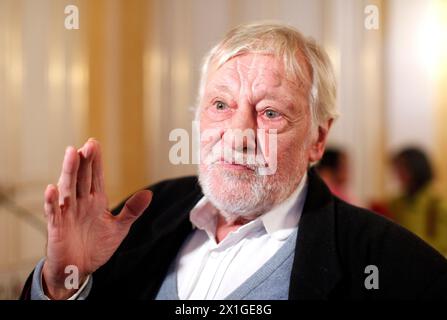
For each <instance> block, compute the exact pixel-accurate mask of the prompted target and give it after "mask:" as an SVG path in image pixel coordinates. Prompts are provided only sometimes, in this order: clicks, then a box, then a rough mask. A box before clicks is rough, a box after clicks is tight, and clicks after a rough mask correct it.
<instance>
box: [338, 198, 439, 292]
mask: <svg viewBox="0 0 447 320" xmlns="http://www.w3.org/2000/svg"><path fill="white" fill-rule="evenodd" d="M334 211H335V219H336V230H337V231H336V237H337V243H338V250H339V255H340V260H341V264H342V265H343V266H344V268H345V271H347V272H349V273H351V274H352V275H353V276H354V277H359V280H360V279H365V276H366V274H365V268H366V267H367V266H369V265H372V266H375V267H377V270H378V272H379V274H380V280H381V281H380V283H381V288H380V293H381V294H380V296H381V297H390V298H395V297H400V298H424V297H425V298H429V297H438V298H439V297H440V296H443V297H446V296H447V291H446V290H447V260H446V259H445V258H444V257H443V256H442V255H441V254H440V253H439V252H437V251H436V250H435V249H433V248H432V247H431V246H429V245H428V244H427V243H425V242H424V241H423V240H422V239H420V238H419V237H417V236H416V235H415V234H413V233H412V232H410V231H409V230H407V229H405V228H403V227H401V226H399V225H397V224H396V223H394V222H393V221H391V220H389V219H387V218H385V217H383V216H380V215H379V214H376V213H374V212H372V211H369V210H366V209H362V208H359V207H355V206H353V205H350V204H348V203H346V202H344V201H342V200H340V199H338V198H335V200H334ZM409 279H411V280H409Z"/></svg>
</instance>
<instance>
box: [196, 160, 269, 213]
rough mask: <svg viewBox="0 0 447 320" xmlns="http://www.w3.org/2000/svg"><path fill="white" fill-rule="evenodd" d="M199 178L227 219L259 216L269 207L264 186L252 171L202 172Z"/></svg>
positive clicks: (211, 199)
mask: <svg viewBox="0 0 447 320" xmlns="http://www.w3.org/2000/svg"><path fill="white" fill-rule="evenodd" d="M199 181H200V184H201V186H202V189H203V193H204V194H205V195H206V196H207V198H208V199H209V200H210V201H211V202H212V203H213V205H214V206H215V207H216V208H217V209H219V210H220V211H221V212H222V213H223V215H224V217H225V218H226V219H227V218H231V219H232V220H234V219H236V218H239V217H241V218H247V217H253V216H257V215H259V214H262V213H263V211H265V210H266V209H267V207H268V203H267V202H268V199H267V197H266V194H265V189H264V188H265V186H264V185H263V183H262V182H261V181H260V180H259V176H257V175H256V173H255V172H254V171H252V170H247V171H245V170H244V171H236V172H235V171H234V170H231V169H230V170H228V169H224V168H222V169H218V170H209V171H206V172H199ZM227 220H228V219H227Z"/></svg>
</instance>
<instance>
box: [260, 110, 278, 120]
mask: <svg viewBox="0 0 447 320" xmlns="http://www.w3.org/2000/svg"><path fill="white" fill-rule="evenodd" d="M264 114H265V116H266V117H267V118H269V119H275V118H278V117H279V116H280V115H281V114H280V113H279V112H277V111H275V110H272V109H267V110H265V111H264Z"/></svg>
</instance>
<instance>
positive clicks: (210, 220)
mask: <svg viewBox="0 0 447 320" xmlns="http://www.w3.org/2000/svg"><path fill="white" fill-rule="evenodd" d="M199 98H200V99H199V100H200V103H199V106H198V111H197V118H198V120H199V121H200V130H201V133H202V134H204V133H206V136H207V138H202V140H201V155H202V157H201V159H206V160H207V161H201V163H200V165H199V177H198V179H197V178H196V177H186V178H181V179H175V180H169V181H164V182H161V183H158V184H156V185H154V186H152V187H150V188H148V189H147V190H143V191H140V192H138V193H136V194H134V195H133V196H132V197H131V198H129V199H128V200H127V201H126V202H125V203H124V204H123V205H121V206H120V207H119V208H117V209H116V210H115V211H114V212H112V213H111V212H109V211H108V209H107V197H106V195H105V193H104V180H103V173H102V167H101V153H100V149H99V144H98V142H97V141H95V140H89V141H88V142H87V143H86V144H85V145H84V146H83V147H82V148H80V149H79V150H76V149H74V148H72V147H69V148H68V149H67V150H66V153H65V158H64V161H63V165H62V173H61V176H60V180H59V183H58V185H57V186H55V185H49V186H48V188H47V190H46V192H45V213H46V216H47V220H48V246H47V255H46V258H45V259H42V260H41V261H40V262H39V264H38V265H37V267H36V269H35V270H34V272H33V274H32V275H31V276H30V277H29V279H28V281H27V283H26V285H25V288H24V291H23V293H22V297H23V298H27V299H85V298H88V299H98V298H131V299H349V298H355V299H370V298H371V299H374V298H440V297H446V295H447V262H446V260H445V259H444V258H443V257H442V256H441V255H440V254H438V253H437V252H436V251H435V250H433V249H432V248H431V247H429V246H428V245H426V244H425V243H424V242H423V241H422V240H420V239H418V238H417V237H416V236H414V235H412V234H411V233H410V232H408V231H406V230H405V229H402V228H400V227H398V226H397V225H395V224H393V223H391V222H390V221H387V220H384V219H383V218H380V217H379V216H377V215H375V214H373V213H370V212H367V211H366V210H363V209H359V208H356V207H353V206H350V205H349V204H347V203H345V202H343V201H341V200H340V199H338V198H336V197H335V196H333V195H332V194H331V193H330V191H329V190H328V188H327V187H326V185H325V184H324V183H323V182H322V181H321V180H320V178H319V177H318V176H317V175H316V173H315V172H314V171H313V170H312V169H311V165H312V164H313V163H315V162H317V161H318V160H319V159H320V158H321V157H322V154H323V152H324V148H325V144H326V140H327V137H328V132H329V129H330V127H331V124H332V121H333V120H334V119H335V118H336V117H337V110H336V108H335V80H334V75H333V73H332V68H331V65H330V62H329V59H328V57H327V55H326V54H325V53H324V51H323V50H322V49H321V48H320V47H319V46H317V45H316V44H315V42H313V41H312V40H309V39H307V38H305V37H303V36H302V35H301V34H300V33H299V32H298V31H297V30H295V29H293V28H291V27H287V26H283V25H276V24H264V23H261V24H250V25H245V26H240V27H237V28H235V29H233V30H232V31H230V32H229V33H228V34H227V35H226V37H225V38H224V39H223V40H222V41H221V42H220V43H219V44H217V45H216V46H215V47H214V48H213V49H212V50H211V51H210V53H209V55H208V56H207V58H206V60H205V64H204V68H203V74H202V80H201V86H200V92H199ZM236 129H238V130H252V131H253V132H254V131H256V135H251V136H250V135H247V136H245V137H243V139H237V134H235V132H237V130H236ZM210 132H211V133H210ZM250 137H251V138H250ZM271 139H274V140H275V141H276V144H273V146H274V148H270V150H269V144H268V142H267V141H268V140H271ZM254 149H260V150H261V154H262V157H263V163H260V162H259V161H255V162H254V163H248V161H247V159H248V158H249V157H248V155H249V154H250V152H251V151H252V150H254ZM216 150H217V151H216ZM228 151H231V152H229V153H228ZM227 154H231V155H232V156H230V157H228V156H227ZM223 155H225V156H223ZM236 158H238V159H239V160H241V159H242V161H239V162H238V161H234V160H235V159H236ZM273 162H277V166H276V170H275V171H274V172H270V173H269V174H262V169H265V167H268V166H269V165H271V164H272V163H273ZM149 190H150V191H149ZM152 195H153V196H152ZM151 199H152V201H151ZM149 203H150V206H149ZM67 268H68V269H67ZM70 268H74V269H73V270H75V271H76V272H75V273H73V274H75V275H77V276H78V277H79V279H78V280H79V286H74V285H72V284H73V281H72V282H70V281H68V282H67V277H68V276H69V275H70V276H71V273H70V270H72V269H70ZM67 270H68V273H67ZM72 280H73V279H72Z"/></svg>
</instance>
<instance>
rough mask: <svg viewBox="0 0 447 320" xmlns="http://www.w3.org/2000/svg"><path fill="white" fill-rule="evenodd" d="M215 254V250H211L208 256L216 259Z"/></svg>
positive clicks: (216, 254)
mask: <svg viewBox="0 0 447 320" xmlns="http://www.w3.org/2000/svg"><path fill="white" fill-rule="evenodd" d="M217 256H218V253H217V252H215V251H211V252H210V258H213V259H216V258H217Z"/></svg>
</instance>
